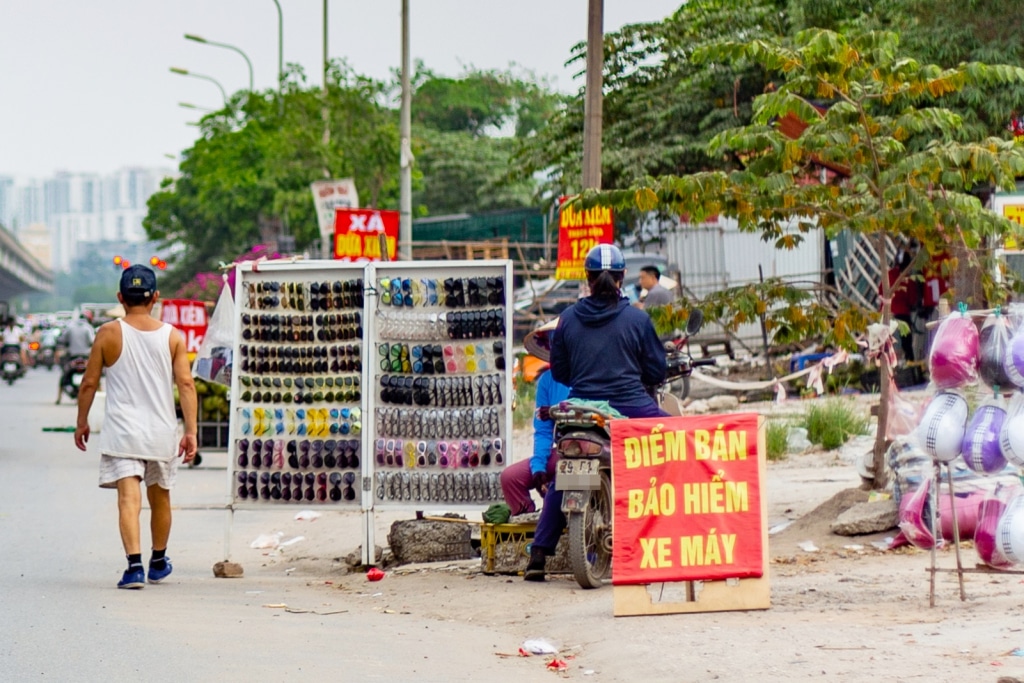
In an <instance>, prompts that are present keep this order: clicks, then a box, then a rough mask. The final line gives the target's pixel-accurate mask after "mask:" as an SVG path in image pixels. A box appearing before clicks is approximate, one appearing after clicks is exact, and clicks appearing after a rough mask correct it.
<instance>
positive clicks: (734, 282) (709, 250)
mask: <svg viewBox="0 0 1024 683" xmlns="http://www.w3.org/2000/svg"><path fill="white" fill-rule="evenodd" d="M665 228H668V230H665ZM662 236H663V239H664V243H665V249H664V253H665V255H666V256H667V257H668V259H669V262H670V263H673V264H676V265H677V266H678V268H679V275H680V282H681V286H682V287H683V292H684V294H686V295H688V296H696V297H698V298H702V297H704V296H705V295H707V294H710V293H712V292H716V291H720V290H722V289H726V288H728V287H736V286H738V285H743V284H748V283H751V282H757V281H758V280H759V279H760V278H759V274H758V265H760V266H761V269H762V271H763V272H764V277H765V278H771V277H781V278H785V279H786V280H789V281H794V280H800V281H807V282H813V283H821V282H822V281H823V272H824V269H825V264H824V253H825V252H824V239H825V238H824V235H823V233H822V231H820V230H818V231H815V232H812V233H809V234H807V235H805V236H804V237H805V239H804V242H803V243H802V244H801V245H800V246H799V247H797V248H796V249H792V250H783V249H776V248H775V245H774V244H770V243H767V242H763V241H762V240H761V235H760V233H747V232H740V230H739V228H738V226H737V223H736V221H735V220H732V219H728V218H720V219H718V221H717V222H714V223H702V224H699V225H692V224H683V223H678V222H677V223H676V225H675V226H672V225H665V224H663V225H662ZM736 336H737V337H739V338H740V339H741V340H742V341H744V342H747V343H748V345H750V344H752V345H753V347H754V348H757V349H759V348H760V344H761V329H760V327H759V326H758V325H744V326H743V327H742V328H740V330H738V331H737V333H736Z"/></svg>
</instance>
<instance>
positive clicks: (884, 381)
mask: <svg viewBox="0 0 1024 683" xmlns="http://www.w3.org/2000/svg"><path fill="white" fill-rule="evenodd" d="M886 246H887V240H886V236H885V233H883V232H879V233H877V234H876V235H875V250H876V251H877V252H878V265H879V272H880V273H881V274H882V288H881V292H882V320H881V323H882V324H883V325H885V326H886V327H888V326H889V323H890V322H891V321H892V285H890V283H889V264H888V262H887V259H886ZM891 377H892V368H891V367H889V355H888V354H887V353H886V352H885V348H884V347H883V349H882V353H881V355H880V356H879V370H878V385H879V396H878V422H877V424H878V431H877V432H876V433H875V445H874V448H873V449H872V456H873V457H872V461H871V470H872V472H873V473H874V475H875V477H874V480H873V481H872V482H871V487H872V488H873V489H874V490H876V491H880V490H882V489H884V488H885V485H886V483H887V481H886V475H885V453H886V451H887V450H888V446H889V445H888V443H886V438H885V432H886V431H887V429H888V426H889V403H890V401H891V400H892V396H891V392H890V388H891V386H892V381H891Z"/></svg>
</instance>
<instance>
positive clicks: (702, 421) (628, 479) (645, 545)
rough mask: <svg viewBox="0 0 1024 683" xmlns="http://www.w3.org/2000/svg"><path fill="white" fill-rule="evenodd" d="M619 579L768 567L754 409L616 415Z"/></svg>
mask: <svg viewBox="0 0 1024 683" xmlns="http://www.w3.org/2000/svg"><path fill="white" fill-rule="evenodd" d="M611 434H612V484H613V489H614V492H615V494H614V495H615V505H614V519H615V523H614V528H615V533H614V536H613V539H614V549H613V557H614V561H613V562H612V582H613V583H615V584H619V585H623V584H645V583H658V582H662V581H700V580H714V579H727V578H751V577H760V576H762V575H763V574H764V565H763V560H764V555H763V550H764V548H763V546H762V543H763V538H764V534H763V533H762V532H763V527H764V523H765V522H764V519H762V515H761V496H762V495H763V492H762V490H761V481H760V470H759V464H758V458H760V457H763V455H762V454H760V453H758V416H757V415H756V414H745V413H743V414H732V415H708V416H700V417H666V418H648V419H642V420H614V421H613V422H612V423H611Z"/></svg>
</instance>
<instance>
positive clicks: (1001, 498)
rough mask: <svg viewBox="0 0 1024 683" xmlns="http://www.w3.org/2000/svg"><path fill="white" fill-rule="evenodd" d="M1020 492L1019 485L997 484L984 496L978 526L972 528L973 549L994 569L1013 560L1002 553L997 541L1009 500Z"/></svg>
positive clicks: (1005, 566) (1008, 564)
mask: <svg viewBox="0 0 1024 683" xmlns="http://www.w3.org/2000/svg"><path fill="white" fill-rule="evenodd" d="M1020 493H1021V491H1020V487H1013V488H1011V487H1007V486H997V487H996V489H995V491H992V492H991V493H989V494H988V495H986V496H985V499H984V500H983V501H982V502H981V507H980V510H979V513H978V526H977V528H975V530H974V549H975V550H977V551H978V557H979V558H980V559H981V561H982V562H984V563H985V564H987V565H988V566H990V567H995V568H996V569H1006V568H1008V567H1011V566H1013V562H1011V561H1010V559H1009V558H1007V557H1006V555H1005V554H1004V553H1003V550H1002V547H1001V544H1000V541H999V523H1000V521H1001V519H1002V517H1003V515H1004V514H1006V510H1007V508H1008V507H1009V504H1010V502H1011V501H1013V500H1014V498H1015V497H1016V496H1019V495H1020Z"/></svg>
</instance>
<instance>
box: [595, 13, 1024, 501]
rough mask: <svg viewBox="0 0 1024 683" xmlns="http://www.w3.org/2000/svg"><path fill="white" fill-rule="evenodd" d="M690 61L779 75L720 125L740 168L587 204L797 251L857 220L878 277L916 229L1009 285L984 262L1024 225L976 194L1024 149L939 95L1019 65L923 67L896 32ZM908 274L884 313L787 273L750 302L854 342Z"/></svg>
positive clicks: (727, 151) (825, 38)
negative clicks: (721, 222) (736, 119)
mask: <svg viewBox="0 0 1024 683" xmlns="http://www.w3.org/2000/svg"><path fill="white" fill-rule="evenodd" d="M695 58H697V59H701V60H704V61H706V62H707V63H709V64H712V65H718V64H726V63H735V62H740V63H744V62H746V63H754V64H757V65H760V67H761V68H763V69H765V70H766V71H767V72H769V73H771V74H774V75H776V76H777V77H778V78H779V79H780V82H779V83H778V84H777V87H776V88H775V89H774V90H772V91H771V92H768V93H765V94H764V95H761V96H759V97H757V98H756V99H755V101H754V119H753V122H752V123H751V124H750V125H749V126H744V127H740V128H736V129H732V130H728V131H725V132H723V133H721V134H719V135H718V136H716V137H715V138H714V140H713V141H712V143H711V145H710V147H709V150H710V153H711V154H712V155H713V156H715V157H717V158H719V159H721V158H724V157H734V158H739V159H742V160H744V166H743V167H742V168H739V169H736V170H732V171H710V172H702V173H696V174H691V175H686V176H663V177H659V178H650V179H647V180H645V181H642V182H640V183H637V184H636V185H635V186H634V187H632V188H631V189H629V190H619V191H611V192H607V193H603V194H597V195H596V196H595V195H589V196H588V197H587V199H586V201H587V202H602V203H608V204H611V205H615V206H627V207H634V208H637V209H640V210H644V211H648V210H651V209H654V208H657V207H667V208H669V209H670V210H672V211H674V212H676V213H680V214H681V213H685V214H689V215H691V216H693V217H694V218H696V219H700V218H702V217H705V216H708V215H712V214H723V215H726V216H731V217H733V218H735V219H736V220H737V221H738V222H739V226H740V229H742V230H746V231H751V232H759V233H761V235H762V237H763V238H764V239H765V240H767V241H770V242H773V243H774V244H775V246H776V247H778V248H783V249H786V248H794V247H795V246H797V245H798V244H800V242H801V241H802V239H803V236H804V235H806V234H807V233H809V232H810V231H813V230H819V229H823V230H824V231H825V234H826V236H828V237H830V238H831V237H834V236H835V235H836V234H838V233H839V232H840V231H844V230H848V231H852V232H854V233H859V234H863V235H867V236H869V238H870V239H871V240H872V241H873V243H874V244H875V246H876V251H877V253H878V254H880V257H879V258H880V262H879V263H878V264H877V266H878V272H880V273H883V274H884V273H886V272H887V264H886V263H885V262H884V261H882V259H884V258H885V256H884V255H885V253H886V250H885V243H886V239H887V238H888V237H903V238H906V239H909V238H915V239H917V240H918V241H919V242H920V243H921V245H922V247H923V251H926V252H928V253H933V254H934V253H939V252H940V251H943V250H950V249H951V248H953V247H955V246H961V247H963V253H965V254H967V255H968V256H969V257H970V259H971V262H970V263H961V264H960V267H961V268H963V267H971V268H974V269H977V271H978V272H979V274H980V277H981V279H982V280H983V282H984V284H985V286H986V291H987V293H988V296H989V300H992V301H999V300H1000V297H1001V296H1002V294H1003V292H1002V291H1001V290H1000V289H999V288H998V287H997V286H996V284H995V283H994V282H993V281H992V278H991V276H990V274H991V272H992V270H991V268H989V267H987V265H986V264H984V263H983V260H984V253H985V252H984V251H983V250H982V247H984V246H985V245H986V240H997V239H1000V238H1001V237H1002V236H1004V235H1006V234H1008V233H1012V234H1014V235H1016V236H1017V237H1018V239H1019V238H1020V237H1021V234H1020V228H1019V226H1017V225H1016V224H1015V223H1012V222H1009V221H1007V220H1005V219H1003V218H1002V217H1000V216H997V215H995V214H993V213H992V212H990V211H987V210H986V209H984V208H983V207H982V205H981V202H980V201H979V200H978V198H977V197H975V196H974V195H972V194H970V191H971V190H973V189H975V188H976V187H977V186H978V185H991V186H994V187H999V188H1013V187H1014V185H1015V180H1016V178H1017V177H1018V176H1020V175H1022V174H1024V152H1022V150H1021V148H1020V147H1018V146H1017V145H1015V144H1014V143H1013V142H1012V141H1010V140H1007V139H1003V138H997V137H989V138H986V139H983V140H978V141H972V142H961V141H959V140H958V139H957V138H958V137H959V133H960V125H961V121H962V119H961V117H960V116H959V115H957V114H955V113H954V112H952V111H950V110H948V109H945V108H942V107H940V106H938V105H939V103H940V101H941V100H942V99H943V98H944V97H946V96H948V95H951V94H953V93H956V92H959V91H962V90H963V89H964V88H965V87H967V86H968V85H969V84H973V85H978V86H984V87H992V86H994V85H996V84H999V83H1010V84H1017V83H1020V82H1024V69H1022V68H1019V67H1012V66H1003V65H997V66H987V65H984V64H981V63H969V64H963V65H960V66H958V67H955V68H942V67H938V66H934V65H925V64H921V63H919V62H917V61H915V60H913V59H909V58H906V57H904V56H902V55H901V54H900V53H899V51H898V39H897V36H896V35H895V34H892V33H884V32H872V33H866V34H863V35H858V36H855V37H846V36H843V35H840V34H837V33H834V32H831V31H824V30H813V31H804V32H801V33H799V34H797V36H796V37H795V39H794V41H793V43H792V45H791V46H786V45H782V44H780V42H778V41H761V40H755V41H751V42H742V43H740V42H727V43H722V44H720V45H717V46H714V47H710V48H707V49H703V50H701V51H699V52H698V53H697V54H696V55H695ZM816 104H817V106H816ZM787 117H795V118H796V119H798V120H799V121H802V122H805V123H807V128H806V129H805V130H804V131H803V133H802V134H801V135H800V136H799V137H797V138H796V139H793V138H792V137H790V136H787V135H786V134H784V133H783V132H782V131H781V130H780V126H779V125H778V123H779V122H780V121H782V120H785V119H787ZM923 135H928V136H930V137H931V138H933V141H932V142H931V143H930V144H929V145H927V146H926V147H924V148H923V149H920V150H918V151H912V150H909V149H908V148H907V145H906V142H907V140H908V139H910V138H911V137H912V136H916V137H920V136H923ZM822 165H825V166H827V167H829V168H833V169H839V170H840V171H841V172H840V173H838V174H836V175H835V177H834V179H833V180H832V181H830V182H824V183H822V182H815V180H816V179H818V178H820V170H821V167H822ZM907 276H908V273H907V272H903V273H902V274H901V275H900V279H897V280H896V281H895V282H893V283H889V282H888V279H887V278H883V282H882V283H880V288H881V294H882V302H883V306H882V310H881V313H880V314H876V312H874V311H865V310H863V309H858V308H857V307H856V305H854V304H852V302H841V303H840V306H839V308H838V309H837V310H831V309H829V308H827V307H825V306H824V305H823V304H822V303H820V302H815V301H811V300H808V299H807V298H806V297H805V296H804V295H802V294H801V293H799V292H796V293H795V294H794V293H793V291H794V290H793V288H791V287H786V286H785V285H784V284H783V283H778V282H771V283H768V285H766V287H768V288H774V289H776V290H777V291H767V290H764V291H760V292H756V291H755V292H754V293H755V294H757V295H760V305H759V306H757V305H756V304H755V306H756V308H759V309H760V311H762V312H764V313H765V314H766V315H767V316H768V321H769V323H768V324H769V327H770V328H771V327H777V328H791V329H793V330H795V331H796V332H797V333H799V334H801V335H802V336H812V335H824V336H825V338H826V339H827V340H829V341H831V342H834V343H836V344H842V345H847V346H849V345H851V344H852V343H853V341H854V336H855V334H856V333H858V332H860V331H861V330H862V329H863V322H864V321H865V320H868V319H876V320H878V321H879V322H880V323H881V324H882V325H885V326H888V325H889V323H890V320H891V310H890V304H889V301H890V299H891V292H892V291H893V289H894V287H898V286H899V284H900V282H901V280H902V278H904V277H907ZM755 290H756V288H755ZM722 296H723V298H722V299H721V307H722V309H723V310H724V311H726V312H727V311H729V310H733V311H736V313H737V314H738V319H742V318H743V317H745V316H747V315H749V311H747V310H744V308H745V307H748V306H750V305H751V302H752V301H753V300H754V299H755V297H754V296H746V297H744V296H743V293H742V292H731V293H723V295H722ZM787 297H788V298H787ZM725 317H726V318H727V319H728V317H729V316H728V315H726V316H725ZM736 319H737V318H736V317H734V318H733V320H734V321H735V320H736ZM880 362H881V392H882V393H881V409H880V411H879V420H878V432H877V439H876V443H875V450H874V472H875V485H876V486H878V487H881V486H884V485H885V474H884V472H885V468H884V455H885V432H886V418H887V407H888V402H889V378H890V376H891V374H890V373H891V368H890V367H889V363H888V359H887V357H886V356H885V355H884V354H883V355H882V356H881V358H880Z"/></svg>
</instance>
